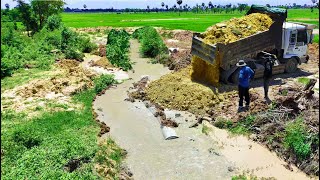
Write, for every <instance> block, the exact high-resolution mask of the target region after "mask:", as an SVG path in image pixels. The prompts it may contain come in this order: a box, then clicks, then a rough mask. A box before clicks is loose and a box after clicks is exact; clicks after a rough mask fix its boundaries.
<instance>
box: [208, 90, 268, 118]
mask: <svg viewBox="0 0 320 180" xmlns="http://www.w3.org/2000/svg"><path fill="white" fill-rule="evenodd" d="M249 94H250V102H251V103H250V108H249V109H248V110H247V111H243V112H238V109H237V108H238V102H239V97H238V94H237V93H233V94H229V95H228V96H227V98H228V100H227V101H223V102H221V103H220V104H218V105H217V106H215V107H214V108H212V109H210V110H209V111H207V114H209V117H210V118H211V119H212V120H213V121H215V120H216V119H219V118H222V119H228V120H231V121H232V122H238V121H239V120H242V119H243V118H245V117H247V116H248V115H250V114H257V113H259V112H264V111H266V110H267V109H268V108H269V107H268V104H267V103H266V102H265V101H264V100H263V97H262V96H261V95H260V94H259V93H258V92H256V91H255V90H250V92H249Z"/></svg>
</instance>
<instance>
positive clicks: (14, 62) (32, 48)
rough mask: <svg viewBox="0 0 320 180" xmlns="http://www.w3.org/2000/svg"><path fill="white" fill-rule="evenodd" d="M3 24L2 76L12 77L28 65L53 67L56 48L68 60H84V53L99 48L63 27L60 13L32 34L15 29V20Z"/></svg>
mask: <svg viewBox="0 0 320 180" xmlns="http://www.w3.org/2000/svg"><path fill="white" fill-rule="evenodd" d="M1 24H2V25H3V26H1V30H2V31H1V58H2V62H1V66H2V67H1V78H4V77H6V76H11V75H12V73H13V72H14V71H15V70H17V69H19V68H22V67H24V66H25V65H30V66H31V67H35V68H45V69H48V68H50V65H51V64H53V63H54V60H55V58H57V57H55V54H53V53H51V51H52V50H53V49H59V50H61V52H62V53H64V56H65V57H66V58H68V59H76V60H83V57H84V55H83V52H85V53H89V52H91V51H93V50H94V49H95V48H97V46H96V45H95V44H93V43H91V42H90V40H89V39H88V38H85V37H82V36H80V35H79V34H78V33H76V32H73V31H72V30H71V29H69V28H67V27H63V26H62V25H61V19H59V17H58V16H52V17H50V18H49V19H48V21H47V24H46V26H45V27H46V28H43V29H42V30H41V31H40V32H37V33H35V34H34V35H33V36H32V37H27V36H26V35H25V34H22V33H21V32H19V31H15V30H14V27H13V24H12V23H1ZM59 56H63V54H59ZM30 66H29V67H30Z"/></svg>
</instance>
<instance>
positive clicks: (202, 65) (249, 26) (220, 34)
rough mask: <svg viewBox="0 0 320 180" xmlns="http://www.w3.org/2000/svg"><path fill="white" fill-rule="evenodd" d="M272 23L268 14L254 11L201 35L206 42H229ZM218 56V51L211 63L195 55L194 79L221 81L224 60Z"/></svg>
mask: <svg viewBox="0 0 320 180" xmlns="http://www.w3.org/2000/svg"><path fill="white" fill-rule="evenodd" d="M272 23H273V22H272V19H271V18H270V17H269V16H268V15H266V14H260V13H253V14H250V15H247V16H244V17H241V18H232V19H230V20H229V21H225V22H222V23H218V24H216V25H214V26H211V27H209V28H208V29H207V30H206V32H204V33H203V34H201V36H202V37H204V42H206V43H210V44H216V43H223V44H228V43H232V42H235V41H237V40H239V39H241V38H244V37H248V36H251V35H253V34H255V33H257V32H259V31H265V30H268V29H269V27H270V26H271V24H272ZM218 56H220V55H219V54H218V53H217V54H216V57H215V62H214V64H213V65H209V64H208V63H206V62H205V61H203V60H202V59H200V58H198V57H193V58H192V75H191V77H192V79H193V80H197V81H203V82H207V83H210V84H212V85H217V83H218V82H219V66H220V61H221V60H222V57H218Z"/></svg>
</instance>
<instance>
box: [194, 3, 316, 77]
mask: <svg viewBox="0 0 320 180" xmlns="http://www.w3.org/2000/svg"><path fill="white" fill-rule="evenodd" d="M251 13H262V14H267V15H269V17H270V18H271V19H272V21H273V23H272V25H271V26H270V27H269V29H268V30H266V31H263V32H257V33H256V34H253V35H251V36H248V37H245V38H241V39H239V40H237V41H235V42H232V43H228V44H223V43H216V44H209V43H205V42H204V40H203V38H201V34H200V33H194V34H193V38H192V47H191V54H192V55H194V56H197V57H199V58H201V59H202V60H204V61H206V62H208V63H210V64H213V63H214V61H215V60H216V59H217V58H216V56H217V53H216V51H219V53H220V55H221V57H222V58H221V59H220V63H219V66H220V67H219V68H220V69H219V72H220V74H219V79H220V82H225V83H237V82H238V74H239V68H238V67H237V66H236V63H237V62H238V61H239V60H240V59H242V60H244V61H245V62H246V63H247V64H248V66H250V67H251V68H252V69H254V71H255V76H254V78H261V77H263V72H264V66H263V64H264V61H265V59H266V58H274V59H275V60H276V62H277V66H275V67H274V68H273V74H280V73H285V72H286V73H292V72H295V71H296V70H297V69H298V64H301V63H306V62H307V61H308V59H309V56H308V44H309V43H312V40H313V34H312V31H313V29H314V28H315V25H312V24H305V23H292V22H286V18H287V10H286V9H280V8H268V7H265V6H259V5H252V6H251V8H250V10H249V11H248V12H247V14H246V15H249V14H251Z"/></svg>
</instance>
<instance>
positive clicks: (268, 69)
mask: <svg viewBox="0 0 320 180" xmlns="http://www.w3.org/2000/svg"><path fill="white" fill-rule="evenodd" d="M263 59H264V73H263V89H264V99H265V100H266V102H267V103H269V102H270V99H269V96H268V91H269V83H270V80H271V78H272V67H273V65H274V64H275V61H274V59H273V58H272V57H271V56H267V57H264V58H263Z"/></svg>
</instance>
